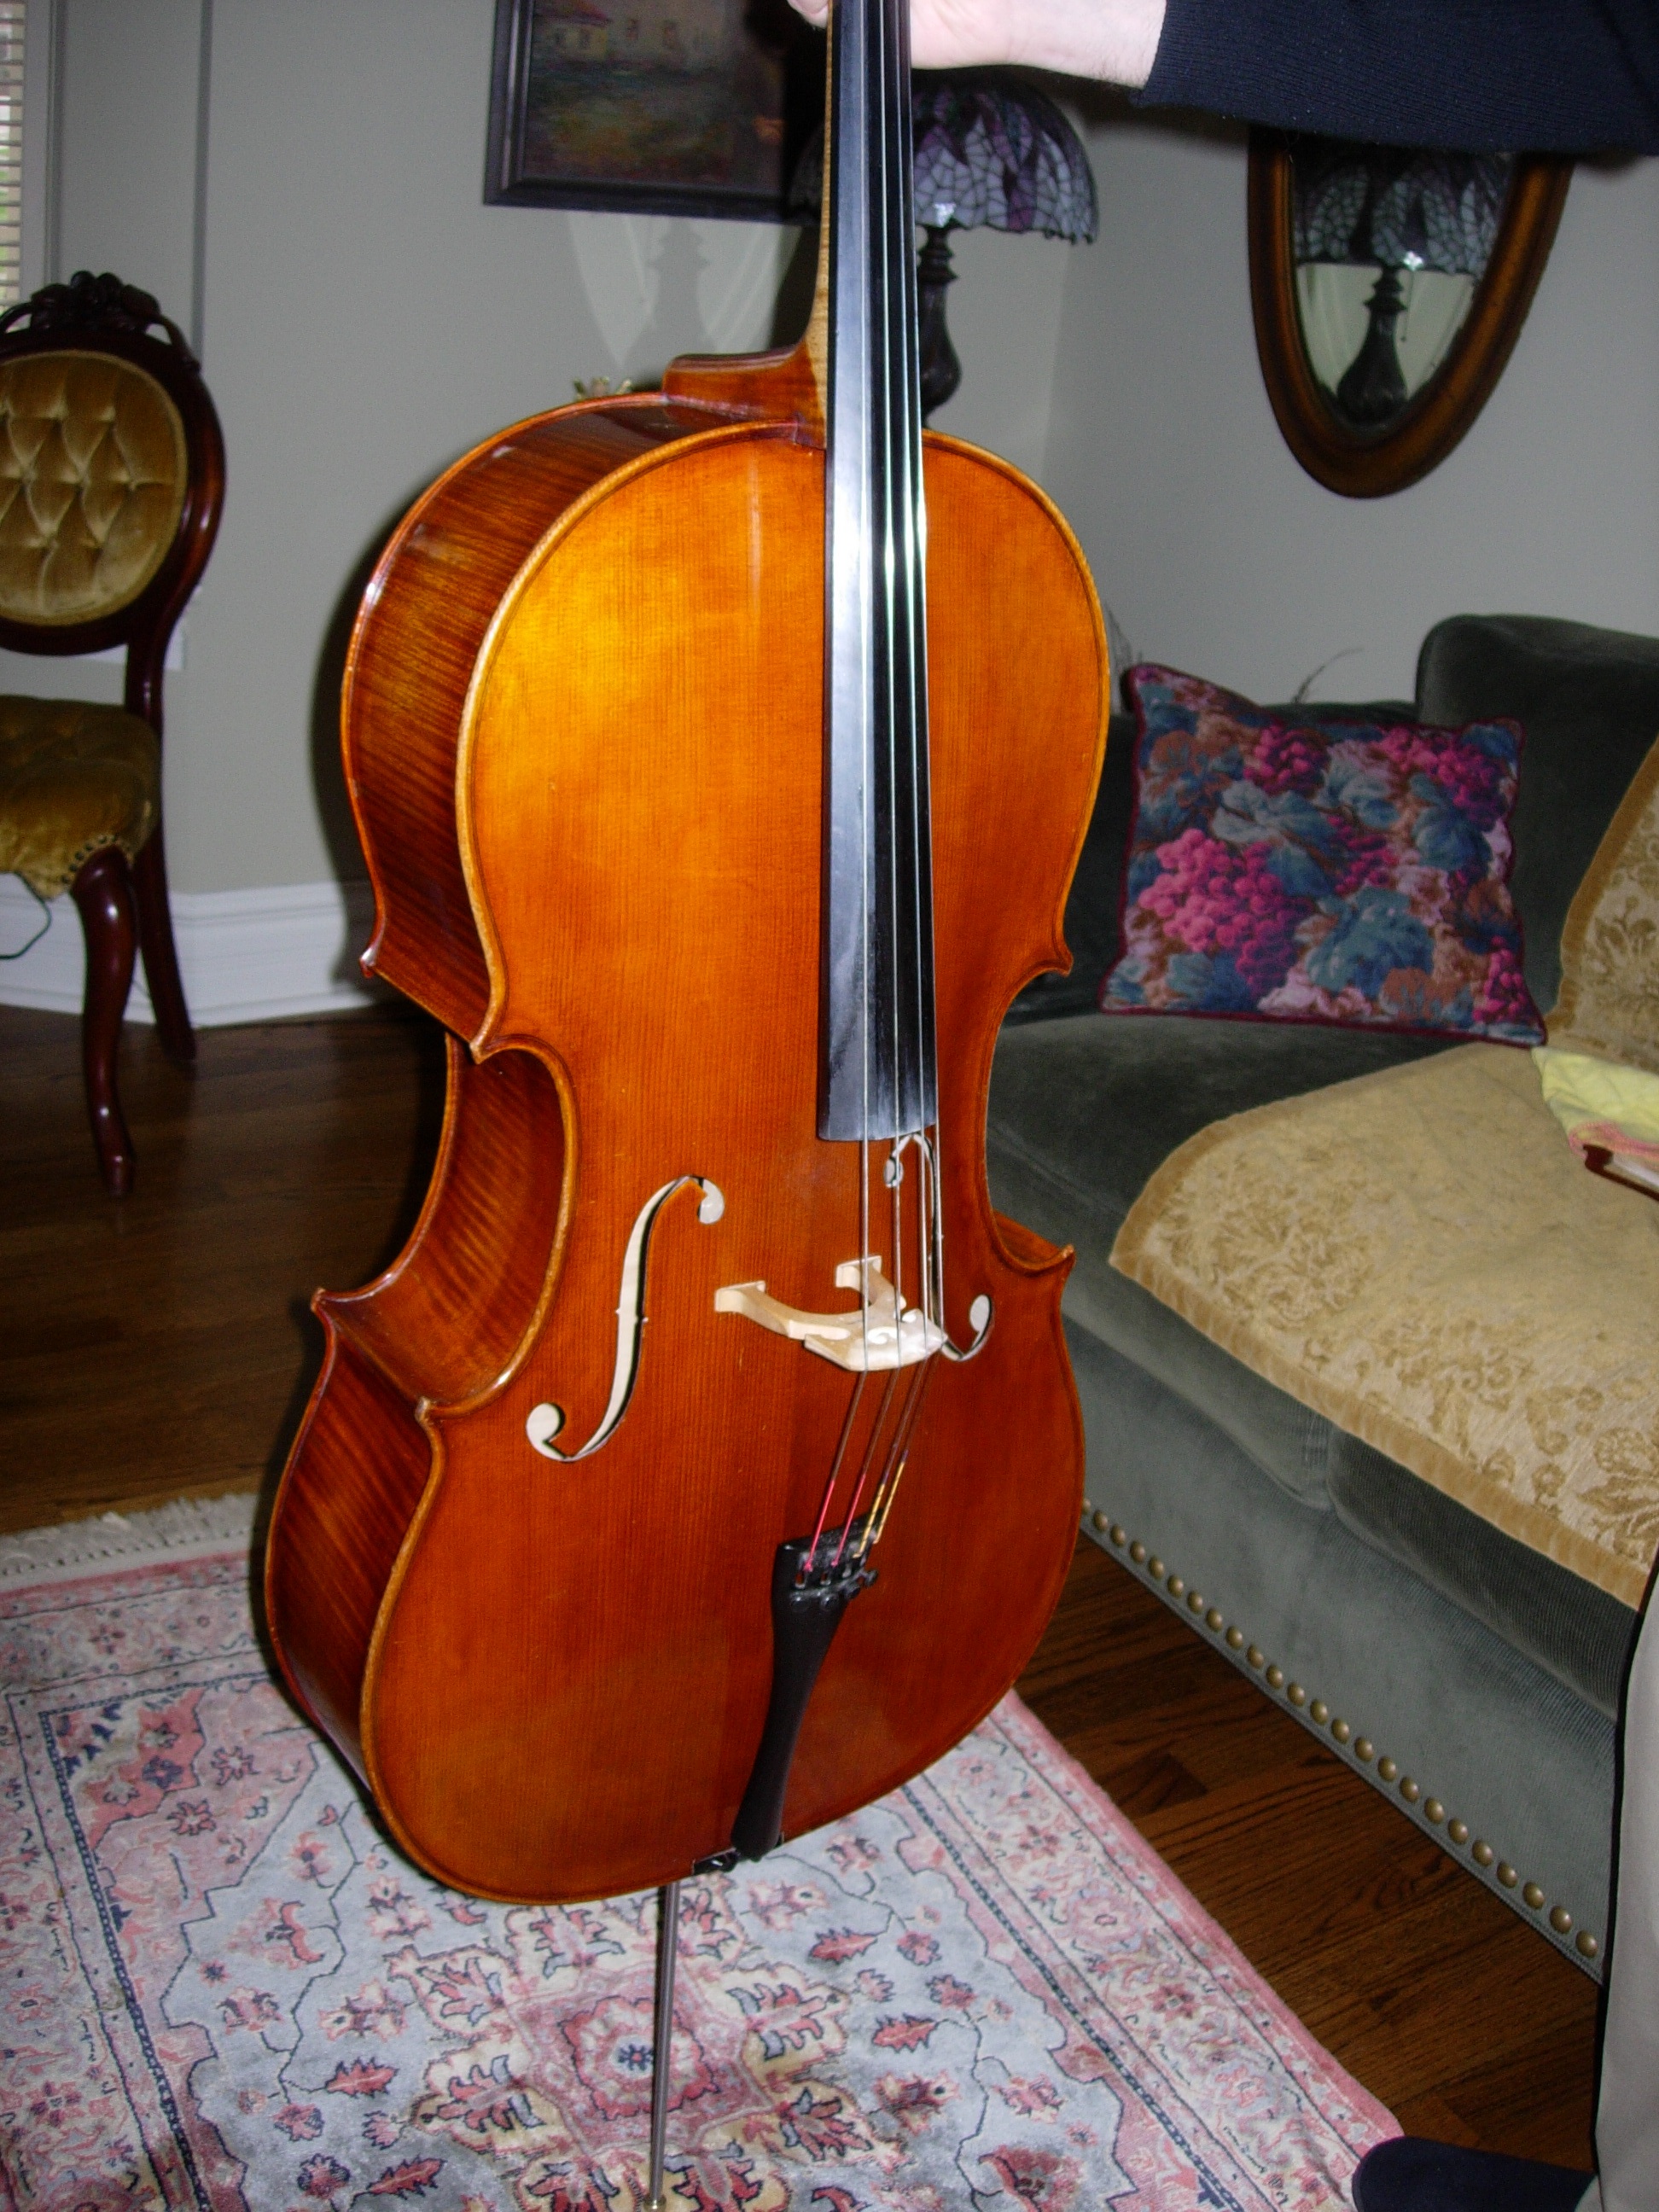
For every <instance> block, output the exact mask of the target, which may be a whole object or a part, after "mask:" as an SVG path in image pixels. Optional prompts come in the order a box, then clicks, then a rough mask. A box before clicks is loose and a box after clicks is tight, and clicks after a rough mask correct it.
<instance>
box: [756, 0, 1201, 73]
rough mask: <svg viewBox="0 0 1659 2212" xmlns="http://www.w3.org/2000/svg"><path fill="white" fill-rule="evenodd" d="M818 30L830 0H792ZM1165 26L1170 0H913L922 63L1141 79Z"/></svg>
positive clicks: (913, 28) (914, 47)
mask: <svg viewBox="0 0 1659 2212" xmlns="http://www.w3.org/2000/svg"><path fill="white" fill-rule="evenodd" d="M790 5H791V6H792V7H793V8H794V9H797V10H798V11H799V13H800V14H801V15H805V18H806V20H807V21H808V22H809V23H816V24H817V25H818V27H820V29H822V27H823V25H824V24H825V22H827V21H828V20H829V0H790ZM1163 27H1164V0H911V8H910V55H911V59H912V60H913V61H914V62H915V65H916V67H917V68H918V69H968V68H971V67H972V66H974V65H975V64H977V63H981V62H1023V63H1024V64H1026V65H1027V67H1029V68H1031V69H1045V70H1060V72H1061V73H1062V74H1063V75H1065V76H1092V77H1103V78H1104V79H1106V81H1107V82H1109V83H1112V84H1127V85H1136V86H1139V85H1143V84H1145V83H1146V80H1147V78H1148V77H1149V76H1151V74H1152V62H1153V60H1154V58H1155V57H1156V55H1157V53H1158V34H1159V33H1160V32H1161V31H1162V29H1163Z"/></svg>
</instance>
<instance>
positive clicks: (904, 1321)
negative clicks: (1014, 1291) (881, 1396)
mask: <svg viewBox="0 0 1659 2212" xmlns="http://www.w3.org/2000/svg"><path fill="white" fill-rule="evenodd" d="M836 1289H837V1290H838V1291H859V1292H860V1299H859V1303H858V1304H857V1305H855V1306H853V1307H851V1308H849V1309H848V1310H846V1311H844V1312H842V1313H807V1312H805V1311H803V1310H802V1309H801V1308H800V1307H799V1306H787V1305H785V1304H783V1302H782V1300H781V1299H780V1298H775V1297H772V1296H771V1294H770V1292H769V1291H768V1290H767V1287H766V1285H765V1284H764V1283H728V1284H726V1286H725V1287H724V1288H723V1289H721V1290H718V1291H715V1293H714V1310H715V1312H716V1313H729V1314H741V1315H742V1316H744V1320H746V1321H752V1322H758V1324H759V1325H760V1327H761V1328H767V1329H770V1330H771V1331H772V1333H773V1334H774V1335H775V1336H783V1337H788V1338H790V1339H791V1340H793V1342H795V1343H797V1344H803V1345H805V1347H806V1349H807V1350H808V1351H809V1352H817V1355H818V1357H819V1358H820V1359H828V1360H830V1361H833V1363H834V1364H835V1365H836V1366H837V1367H844V1368H846V1369H847V1370H848V1372H849V1373H850V1374H854V1375H868V1374H876V1373H881V1372H884V1371H885V1370H889V1369H891V1368H895V1367H916V1366H920V1364H921V1362H922V1361H923V1360H924V1359H931V1358H933V1355H934V1353H935V1352H943V1351H945V1349H946V1348H947V1346H948V1344H949V1339H948V1338H947V1337H946V1335H945V1331H944V1329H943V1328H940V1326H939V1323H938V1322H936V1321H933V1320H932V1319H930V1318H929V1316H927V1315H926V1314H924V1313H923V1312H922V1311H921V1308H920V1307H919V1306H908V1307H907V1306H906V1305H905V1304H903V1302H902V1299H901V1298H900V1297H899V1294H898V1291H897V1290H896V1288H895V1287H894V1285H892V1284H891V1283H890V1282H889V1281H888V1279H887V1278H886V1276H885V1275H884V1274H883V1273H882V1272H881V1258H880V1255H879V1254H878V1255H875V1256H873V1257H872V1258H871V1259H868V1260H844V1261H842V1264H841V1266H840V1267H837V1268H836Z"/></svg>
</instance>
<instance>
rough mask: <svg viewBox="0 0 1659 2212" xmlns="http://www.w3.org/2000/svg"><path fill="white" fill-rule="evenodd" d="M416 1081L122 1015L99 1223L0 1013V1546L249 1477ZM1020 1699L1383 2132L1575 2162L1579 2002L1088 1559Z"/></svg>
mask: <svg viewBox="0 0 1659 2212" xmlns="http://www.w3.org/2000/svg"><path fill="white" fill-rule="evenodd" d="M442 1080H443V1076H442V1054H441V1046H440V1042H439V1039H438V1036H437V1034H436V1032H435V1030H433V1029H432V1028H431V1026H430V1025H429V1024H426V1023H425V1022H423V1021H421V1020H418V1019H416V1018H412V1017H410V1016H408V1015H404V1014H398V1013H392V1012H388V1013H384V1014H382V1013H373V1014H367V1015H356V1016H353V1017H350V1018H343V1019H337V1020H331V1021H316V1022H295V1023H285V1024H271V1025H269V1026H266V1027H262V1028H247V1029H240V1030H207V1031H204V1033H203V1035H202V1038H201V1060H200V1063H199V1065H198V1066H197V1069H196V1071H195V1072H194V1073H192V1074H185V1073H180V1072H179V1070H177V1069H174V1068H173V1067H171V1066H168V1064H167V1061H166V1060H164V1059H163V1058H162V1056H161V1053H160V1051H159V1049H158V1048H157V1047H156V1044H155V1036H154V1033H153V1031H150V1030H141V1029H137V1028H136V1027H133V1026H131V1025H129V1028H128V1030H127V1033H126V1042H125V1046H124V1060H123V1083H124V1090H125V1102H126V1105H127V1109H128V1114H129V1117H130V1120H131V1125H132V1131H133V1137H134V1140H135V1142H136V1144H137V1148H138V1154H139V1168H138V1181H137V1189H136V1190H135V1192H134V1193H133V1195H132V1196H131V1198H130V1199H129V1200H126V1201H125V1203H123V1204H121V1205H117V1204H115V1203H113V1202H112V1201H111V1200H108V1199H106V1197H105V1196H104V1194H103V1192H102V1189H101V1187H100V1184H99V1182H98V1180H97V1176H96V1174H95V1171H94V1164H93V1156H92V1148H91V1140H90V1139H89V1137H88V1133H87V1128H86V1122H85V1117H84V1114H83V1111H82V1102H81V1091H80V1071H79V1054H78V1049H77V1037H76V1024H75V1022H74V1021H73V1020H72V1019H70V1018H67V1017H63V1016H56V1015H44V1014H33V1013H25V1012H17V1011H15V1010H13V1009H9V1008H3V1007H0V1437H3V1442H4V1450H3V1454H0V1529H8V1528H27V1527H30V1526H33V1525H35V1524H38V1523H40V1522H47V1521H53V1520H58V1519H63V1518H65V1517H69V1516H75V1515H77V1514H83V1513H88V1512H94V1511H102V1510H107V1509H108V1508H110V1507H112V1506H137V1505H142V1504H145V1503H151V1502H155V1501H158V1500H160V1499H161V1498H168V1497H176V1496H179V1495H182V1494H193V1495H198V1496H201V1495H208V1494H211V1493H213V1492H221V1491H224V1490H228V1489H234V1488H252V1487H257V1486H262V1485H265V1484H268V1483H270V1482H271V1481H273V1480H275V1477H276V1473H277V1472H278V1471H279V1470H280V1468H281V1465H282V1461H283V1455H284V1453H285V1451H286V1449H287V1446H288V1442H289V1437H291V1435H292V1433H293V1430H294V1426H295V1422H296V1421H297V1419H298V1418H299V1414H300V1412H301V1408H302V1407H303V1405H304V1401H305V1396H306V1393H307V1390H308V1389H309V1386H310V1383H311V1379H312V1376H313V1372H314V1369H315V1364H316V1354H317V1345H318V1338H317V1334H316V1330H315V1326H314V1324H313V1322H312V1320H311V1317H310V1315H309V1312H308V1310H307V1299H308V1297H309V1295H310V1293H311V1291H312V1290H313V1288H315V1287H316V1285H318V1284H319V1283H326V1284H328V1285H331V1286H332V1287H335V1288H343V1287H345V1286H347V1285H351V1284H355V1283H359V1282H362V1281H363V1280H365V1279H368V1277H369V1276H370V1275H371V1274H373V1273H374V1272H376V1270H377V1269H378V1268H379V1267H380V1266H382V1265H383V1264H384V1263H385V1261H386V1260H387V1259H389V1258H390V1257H391V1256H392V1254H393V1253H394V1252H395V1251H396V1249H398V1245H399V1244H400V1243H401V1242H402V1239H403V1237H404V1234H405V1233H406V1231H407V1230H408V1229H409V1227H410V1225H412V1223H413V1220H414V1218H415V1213H416V1209H417V1208H418V1206H419V1203H420V1200H421V1197H422V1193H423V1190H424V1186H425V1180H426V1175H427V1171H428V1165H429V1163H430V1160H431V1158H432V1153H433V1149H434V1146H435V1142H436V1137H437V1131H438V1125H439V1120H440V1116H441V1110H442ZM1021 1688H1022V1691H1023V1692H1024V1696H1025V1697H1026V1699H1027V1700H1028V1702H1029V1703H1030V1705H1031V1706H1032V1708H1033V1710H1034V1711H1036V1713H1037V1715H1038V1716H1039V1717H1040V1718H1041V1719H1042V1721H1043V1722H1044V1723H1045V1724H1046V1725H1047V1726H1048V1728H1049V1729H1052V1730H1053V1732H1054V1735H1057V1736H1058V1737H1059V1738H1060V1741H1061V1742H1062V1743H1064V1744H1065V1745H1066V1747H1067V1748H1068V1749H1069V1750H1070V1751H1071V1752H1072V1753H1073V1756H1074V1757H1075V1758H1077V1759H1079V1760H1081V1762H1082V1763H1083V1764H1084V1765H1085V1766H1086V1767H1087V1768H1088V1770H1089V1771H1090V1772H1091V1774H1093V1775H1094V1776H1095V1778H1096V1779H1097V1781H1098V1782H1099V1783H1100V1784H1102V1785H1103V1788H1105V1789H1106V1790H1108V1791H1109V1792H1110V1794H1111V1796H1113V1797H1114V1798H1115V1800H1116V1802H1118V1803H1119V1804H1120V1805H1121V1807H1122V1808H1123V1809H1124V1810H1125V1812H1126V1813H1127V1814H1129V1816H1130V1817H1131V1819H1133V1820H1134V1821H1135V1823H1136V1825H1137V1826H1139V1829H1140V1830H1141V1832H1142V1833H1143V1834H1144V1835H1146V1838H1148V1840H1149V1841H1150V1842H1151V1843H1152V1844H1153V1845H1154V1846H1155V1847H1156V1848H1157V1850H1158V1851H1159V1852H1160V1853H1161V1854H1162V1855H1163V1857H1164V1858H1165V1860H1166V1861H1167V1862H1168V1863H1169V1864H1170V1866H1171V1867H1173V1868H1174V1869H1175V1870H1176V1873H1177V1874H1178V1875H1180V1876H1181V1878H1182V1881H1185V1882H1186V1883H1187V1884H1188V1887H1189V1888H1190V1889H1191V1890H1192V1891H1193V1892H1194V1894H1195V1895H1196V1896H1197V1897H1198V1898H1199V1899H1200V1902H1201V1903H1202V1904H1203V1905H1205V1906H1206V1908H1207V1909H1208V1910H1209V1911H1211V1912H1212V1914H1213V1915H1214V1916H1215V1917H1216V1918H1217V1919H1218V1921H1219V1922H1220V1923H1221V1924H1222V1926H1223V1927H1224V1928H1225V1929H1227V1931H1228V1933H1229V1934H1230V1935H1231V1936H1232V1937H1233V1939H1234V1940H1235V1941H1236V1942H1237V1943H1238V1944H1239V1945H1240V1947H1241V1948H1243V1951H1244V1952H1245V1953H1246V1954H1247V1955H1248V1956H1249V1958H1250V1959H1251V1960H1253V1961H1254V1963H1255V1965H1256V1966H1257V1967H1258V1968H1260V1970H1261V1972H1262V1973H1264V1974H1265V1975H1266V1977H1267V1979H1268V1980H1269V1981H1270V1982H1271V1983H1272V1984H1273V1987H1274V1988H1275V1989H1276V1990H1278V1992H1279V1995H1280V1996H1282V1997H1283V1998H1284V2000H1285V2002H1286V2003H1287V2004H1289V2005H1290V2006H1291V2008H1292V2010H1293V2011H1295V2012H1296V2013H1297V2015H1299V2016H1300V2017H1301V2018H1302V2019H1303V2020H1304V2021H1306V2022H1307V2023H1308V2025H1309V2027H1310V2028H1311V2029H1312V2031H1313V2032H1314V2033H1315V2034H1316V2035H1317V2036H1318V2037H1319V2038H1320V2039H1322V2041H1323V2042H1324V2043H1325V2045H1327V2047H1328V2049H1329V2050H1331V2051H1333V2052H1334V2054H1335V2055H1336V2057H1338V2058H1339V2059H1340V2061H1341V2062H1342V2063H1343V2064H1344V2065H1346V2067H1348V2068H1349V2069H1350V2070H1351V2071H1352V2073H1353V2074H1354V2075H1357V2077H1358V2079H1359V2080H1360V2081H1363V2082H1364V2085H1365V2086H1366V2087H1367V2088H1369V2089H1370V2091H1371V2092H1372V2093H1374V2094H1375V2095H1376V2096H1377V2097H1379V2098H1380V2099H1381V2100H1383V2103H1384V2104H1386V2105H1388V2106H1389V2107H1390V2108H1391V2109H1392V2110H1393V2111H1394V2112H1395V2113H1396V2114H1397V2115H1398V2117H1399V2118H1400V2119H1401V2123H1402V2124H1404V2125H1405V2126H1406V2127H1407V2129H1408V2130H1412V2131H1413V2132H1417V2133H1422V2134H1433V2135H1439V2136H1444V2137H1447V2138H1449V2139H1450V2140H1453V2141H1456V2142H1467V2143H1474V2144H1478V2145H1480V2146H1483V2147H1485V2148H1491V2149H1495V2150H1508V2151H1512V2152H1516V2153H1521V2154H1526V2155H1529V2156H1533V2157H1539V2158H1548V2159H1553V2160H1558V2161H1559V2162H1560V2163H1562V2164H1565V2165H1574V2166H1588V2165H1589V2125H1590V2112H1591V2095H1592V2060H1593V2046H1594V2030H1595V1987H1594V1985H1593V1984H1591V1983H1590V1982H1589V1980H1588V1979H1587V1978H1585V1977H1584V1976H1583V1974H1581V1973H1579V1972H1577V1970H1576V1969H1575V1968H1574V1967H1573V1966H1570V1965H1569V1964H1568V1963H1567V1962H1566V1961H1565V1960H1563V1959H1561V1958H1560V1957H1559V1955H1558V1954H1556V1953H1555V1952H1554V1951H1553V1949H1551V1948H1549V1947H1548V1946H1547V1944H1546V1943H1544V1942H1542V1941H1541V1939H1540V1938H1539V1937H1538V1936H1535V1935H1534V1934H1533V1933H1531V1932H1530V1931H1529V1930H1528V1929H1526V1928H1524V1927H1523V1926H1522V1924H1521V1923H1520V1922H1519V1921H1518V1920H1517V1919H1516V1917H1515V1916H1514V1915H1513V1914H1512V1913H1510V1911H1507V1910H1506V1909H1505V1908H1504V1906H1503V1905H1499V1904H1498V1901H1497V1900H1496V1899H1494V1898H1492V1896H1490V1895H1489V1894H1488V1893H1486V1891H1485V1890H1484V1889H1482V1888H1481V1887H1480V1886H1479V1885H1478V1884H1477V1883H1476V1882H1474V1881H1472V1880H1471V1879H1470V1878H1469V1877H1468V1875H1466V1874H1464V1873H1462V1871H1461V1870H1460V1869H1458V1868H1456V1867H1455V1866H1454V1865H1453V1864H1452V1863H1451V1862H1450V1861H1449V1859H1447V1858H1446V1857H1444V1855H1443V1853H1441V1852H1440V1851H1438V1850H1436V1849H1435V1847H1434V1846H1433V1845H1432V1844H1430V1843H1429V1842H1428V1841H1427V1839H1426V1838H1424V1837H1423V1836H1422V1835H1420V1834H1419V1832H1418V1831H1417V1830H1416V1829H1415V1828H1414V1827H1413V1826H1411V1824H1410V1823H1409V1822H1408V1821H1407V1820H1405V1819H1403V1818H1402V1817H1401V1815H1400V1814H1397V1813H1396V1812H1395V1811H1394V1810H1393V1809H1392V1808H1391V1807H1390V1806H1389V1804H1388V1803H1387V1802H1385V1801H1384V1800H1383V1798H1382V1797H1381V1796H1379V1795H1378V1793H1377V1792H1376V1791H1375V1790H1371V1789H1370V1788H1369V1787H1368V1786H1367V1785H1366V1784H1364V1783H1363V1782H1361V1781H1360V1780H1359V1779H1358V1777H1357V1776H1355V1775H1353V1774H1352V1773H1351V1772H1350V1771H1348V1770H1347V1769H1346V1767H1344V1766H1343V1765H1341V1764H1340V1762H1339V1761H1338V1760H1337V1759H1334V1757H1332V1756H1331V1755H1330V1754H1329V1753H1327V1752H1324V1751H1322V1749H1321V1748H1320V1747H1319V1746H1318V1744H1317V1743H1316V1742H1315V1741H1314V1740H1313V1739H1312V1737H1311V1736H1310V1735H1309V1734H1308V1733H1307V1732H1306V1731H1305V1730H1304V1729H1301V1728H1299V1727H1298V1726H1297V1723H1295V1722H1293V1721H1292V1720H1291V1719H1290V1718H1289V1717H1287V1716H1286V1715H1285V1714H1284V1713H1282V1712H1280V1711H1279V1710H1278V1709H1277V1708H1275V1707H1273V1706H1272V1705H1269V1704H1268V1703H1267V1700H1266V1699H1264V1698H1262V1697H1261V1695H1260V1694H1259V1693H1258V1692H1256V1691H1255V1689H1254V1688H1253V1687H1252V1686H1251V1685H1250V1683H1249V1681H1248V1680H1245V1679H1244V1678H1243V1676H1242V1675H1240V1674H1238V1673H1237V1672H1236V1671H1235V1670H1234V1669H1233V1668H1231V1667H1230V1666H1229V1665H1228V1664H1227V1662H1225V1660H1224V1659H1222V1658H1221V1657H1220V1656H1218V1654H1217V1653H1215V1652H1214V1651H1212V1650H1210V1649H1208V1648H1207V1646H1206V1645H1205V1644H1203V1643H1201V1642H1200V1640H1199V1638H1197V1637H1195V1636H1194V1634H1193V1633H1192V1632H1190V1631H1189V1630H1188V1629H1187V1628H1186V1627H1185V1626H1183V1624H1182V1622H1181V1621H1180V1620H1177V1619H1176V1616H1175V1615H1174V1614H1173V1613H1170V1611H1169V1610H1168V1609H1167V1608H1166V1607H1164V1606H1162V1605H1160V1604H1159V1603H1158V1601H1157V1600H1156V1599H1154V1598H1153V1597H1152V1596H1151V1595H1149V1594H1148V1593H1147V1592H1146V1591H1145V1590H1144V1589H1141V1588H1140V1587H1139V1585H1138V1584H1137V1583H1134V1582H1133V1581H1132V1580H1131V1579H1130V1577H1128V1576H1127V1574H1126V1573H1124V1572H1123V1571H1122V1570H1121V1569H1120V1568H1119V1567H1118V1566H1117V1565H1115V1563H1114V1562H1113V1561H1112V1560H1111V1559H1109V1558H1108V1557H1107V1556H1106V1555H1105V1554H1104V1553H1102V1552H1101V1551H1100V1550H1098V1549H1097V1547H1095V1546H1094V1545H1092V1544H1090V1543H1088V1542H1079V1547H1078V1554H1077V1559H1076V1562H1075V1564H1074V1566H1073V1572H1072V1575H1071V1578H1070V1581H1069V1583H1068V1584H1067V1587H1066V1595H1065V1596H1064V1598H1063V1600H1062V1601H1061V1605H1060V1610H1059V1612H1058V1613H1057V1614H1056V1616H1055V1618H1054V1622H1053V1624H1052V1626H1050V1628H1049V1631H1048V1635H1047V1636H1046V1638H1044V1640H1043V1643H1042V1646H1041V1647H1040V1649H1039V1650H1038V1651H1037V1653H1036V1656H1035V1658H1034V1659H1033V1661H1032V1662H1031V1665H1030V1668H1029V1669H1028V1671H1027V1674H1026V1675H1025V1678H1024V1681H1023V1682H1022V1684H1021Z"/></svg>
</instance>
